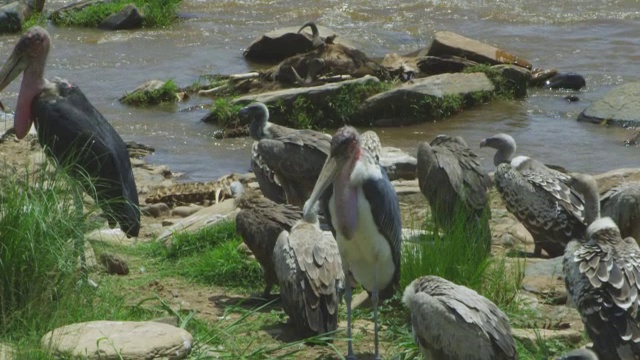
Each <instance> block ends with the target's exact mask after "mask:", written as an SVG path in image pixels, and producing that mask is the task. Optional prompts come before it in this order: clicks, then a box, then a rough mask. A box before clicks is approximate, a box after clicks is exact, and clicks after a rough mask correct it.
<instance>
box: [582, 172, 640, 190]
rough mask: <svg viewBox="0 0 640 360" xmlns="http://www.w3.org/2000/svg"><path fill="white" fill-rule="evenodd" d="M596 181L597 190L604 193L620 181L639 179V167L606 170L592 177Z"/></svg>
mask: <svg viewBox="0 0 640 360" xmlns="http://www.w3.org/2000/svg"><path fill="white" fill-rule="evenodd" d="M593 178H594V179H596V181H597V182H598V191H599V192H600V194H604V193H605V192H607V191H609V189H611V188H612V187H614V186H617V185H618V184H620V183H622V182H630V181H640V169H636V168H622V169H615V170H611V171H607V172H606V173H602V174H598V175H595V176H594V177H593Z"/></svg>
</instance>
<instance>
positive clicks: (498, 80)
mask: <svg viewBox="0 0 640 360" xmlns="http://www.w3.org/2000/svg"><path fill="white" fill-rule="evenodd" d="M463 72H464V73H467V74H471V73H477V72H481V73H484V74H485V75H487V77H488V78H489V80H491V82H492V83H493V85H494V86H495V88H496V90H495V92H494V93H493V94H492V96H491V97H489V98H487V99H482V101H488V100H490V99H491V98H497V99H500V100H513V99H514V98H516V97H517V96H516V91H517V89H516V87H517V86H518V84H514V83H511V82H510V81H509V80H508V79H507V78H505V77H504V76H502V74H501V73H500V71H498V70H496V69H495V68H493V67H492V66H491V65H487V64H478V65H473V66H468V67H466V68H464V70H463ZM525 94H526V90H525Z"/></svg>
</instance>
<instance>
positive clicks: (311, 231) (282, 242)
mask: <svg viewBox="0 0 640 360" xmlns="http://www.w3.org/2000/svg"><path fill="white" fill-rule="evenodd" d="M306 215H307V216H306V217H305V218H304V219H302V220H298V221H297V222H296V223H295V225H293V227H292V228H291V231H290V232H289V231H286V230H285V231H283V232H282V233H281V234H280V236H279V237H278V241H277V242H276V246H275V249H274V251H273V262H274V264H275V268H276V274H277V275H278V283H279V284H280V298H281V299H282V303H283V307H284V311H285V313H287V315H289V321H290V322H291V323H293V324H294V326H295V328H296V330H297V331H298V334H299V335H300V337H303V338H304V337H309V336H313V335H318V334H323V333H326V332H330V331H333V330H335V329H337V327H338V305H339V296H338V289H339V288H341V287H342V283H343V281H344V275H343V273H342V262H341V260H340V252H339V251H338V245H337V244H336V241H335V239H334V238H333V236H332V235H331V234H330V233H326V234H325V233H323V232H322V230H320V224H319V223H318V218H317V214H316V213H315V211H310V212H307V214H306Z"/></svg>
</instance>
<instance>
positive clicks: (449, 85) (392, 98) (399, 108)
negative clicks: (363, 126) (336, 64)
mask: <svg viewBox="0 0 640 360" xmlns="http://www.w3.org/2000/svg"><path fill="white" fill-rule="evenodd" d="M494 90H495V87H494V85H493V83H492V82H491V80H489V78H487V76H486V75H485V74H484V73H472V74H441V75H435V76H430V77H426V78H422V79H416V80H412V81H410V82H408V83H405V84H403V85H401V86H399V87H396V88H394V89H391V90H388V91H385V92H382V93H379V94H376V95H374V96H371V97H370V98H368V99H366V100H365V101H364V103H363V104H362V105H361V106H360V109H359V110H358V111H357V115H355V116H354V117H358V118H361V119H364V120H365V121H367V122H373V123H374V124H375V125H377V126H399V125H404V124H407V123H410V122H415V121H416V120H417V117H418V116H420V120H421V121H431V120H435V119H436V118H438V117H435V116H431V117H429V115H428V114H435V115H439V114H441V111H440V110H442V109H440V108H439V107H440V106H449V107H451V106H452V104H445V101H444V100H445V99H446V98H445V97H446V96H448V95H461V96H465V95H467V94H471V93H476V92H482V93H489V92H493V91H494ZM454 105H455V104H454ZM463 105H464V104H462V103H460V104H459V105H458V106H459V108H457V109H454V110H456V111H458V110H461V109H462V107H463ZM416 109H418V113H416ZM425 114H426V115H425ZM440 117H441V116H440Z"/></svg>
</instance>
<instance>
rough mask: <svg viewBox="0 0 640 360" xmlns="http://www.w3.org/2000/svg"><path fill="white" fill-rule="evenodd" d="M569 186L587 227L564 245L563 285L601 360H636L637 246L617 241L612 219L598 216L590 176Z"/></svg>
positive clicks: (639, 339)
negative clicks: (579, 199)
mask: <svg viewBox="0 0 640 360" xmlns="http://www.w3.org/2000/svg"><path fill="white" fill-rule="evenodd" d="M571 183H572V185H573V186H574V188H575V189H577V190H578V191H580V192H581V193H582V195H583V196H584V201H585V221H586V223H587V224H589V226H588V227H587V230H586V236H585V238H584V239H582V238H580V239H577V240H574V241H571V242H570V243H569V244H568V245H567V249H566V252H565V255H564V259H563V273H564V277H565V286H566V288H567V291H568V293H569V294H570V295H571V298H572V299H573V302H574V303H575V304H576V307H577V308H578V312H579V313H580V316H581V318H582V322H583V323H584V325H585V328H586V330H587V334H588V335H589V337H590V338H591V341H593V348H592V350H593V351H594V352H595V353H596V354H598V357H599V358H600V359H611V360H623V359H640V324H638V320H637V314H638V304H639V298H638V292H639V291H640V247H638V244H637V243H636V241H635V240H634V239H633V238H630V237H629V238H622V236H621V235H620V230H619V229H618V226H617V225H616V224H615V223H614V222H613V220H611V218H608V217H603V218H601V217H600V204H599V199H598V187H597V184H596V181H595V180H594V179H593V177H591V176H589V175H585V174H574V176H573V177H572V178H571Z"/></svg>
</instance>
